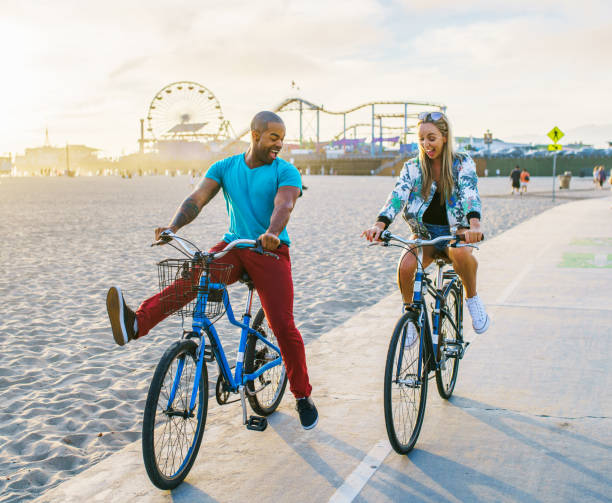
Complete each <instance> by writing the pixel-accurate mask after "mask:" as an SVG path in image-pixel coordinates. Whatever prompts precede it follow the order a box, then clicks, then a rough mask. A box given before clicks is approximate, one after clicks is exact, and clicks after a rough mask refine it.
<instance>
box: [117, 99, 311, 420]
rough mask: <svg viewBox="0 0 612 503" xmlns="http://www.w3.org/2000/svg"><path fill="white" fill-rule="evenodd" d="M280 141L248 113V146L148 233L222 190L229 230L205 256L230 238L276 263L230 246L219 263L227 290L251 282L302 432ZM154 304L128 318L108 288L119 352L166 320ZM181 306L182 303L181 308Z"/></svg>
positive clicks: (269, 118) (287, 193) (294, 189)
mask: <svg viewBox="0 0 612 503" xmlns="http://www.w3.org/2000/svg"><path fill="white" fill-rule="evenodd" d="M284 137H285V125H284V123H283V120H282V119H281V118H280V117H279V116H278V115H276V114H274V113H272V112H265V111H264V112H259V113H258V114H256V115H255V117H254V118H253V120H252V121H251V145H250V147H249V149H248V150H247V152H246V153H244V154H239V155H235V156H231V157H228V158H226V159H223V160H221V161H218V162H216V163H214V164H213V165H212V166H211V167H210V169H209V170H208V171H207V173H206V175H205V177H204V179H203V180H202V182H201V183H200V184H199V185H198V187H197V188H196V189H195V190H194V191H193V192H192V193H191V194H190V195H189V196H188V197H187V198H186V199H185V200H184V201H183V203H182V204H181V206H180V207H179V208H178V210H177V211H176V213H175V215H174V217H173V219H172V222H171V223H170V225H168V226H166V227H158V228H156V229H155V239H156V240H159V239H160V236H161V233H162V232H163V231H165V230H168V229H169V230H171V231H172V232H174V233H176V232H177V231H178V229H180V228H181V227H183V226H185V225H187V224H188V223H190V222H191V221H192V220H194V219H195V218H196V217H197V216H198V214H199V213H200V211H201V210H202V208H203V207H204V206H205V205H206V204H208V203H209V202H210V201H211V200H212V198H213V197H214V196H215V195H216V194H217V193H218V192H219V189H223V196H224V197H225V202H226V206H227V212H228V214H229V217H230V227H229V231H228V232H227V233H226V234H225V236H224V237H223V240H222V241H221V242H219V243H218V244H216V245H215V246H214V247H213V248H211V250H210V251H211V252H215V251H218V250H222V249H223V248H225V246H226V245H227V243H229V242H231V241H233V240H235V239H259V240H260V241H261V244H262V246H263V248H264V249H266V250H270V251H273V252H274V254H275V255H276V256H277V257H274V256H270V254H263V255H262V254H257V253H253V252H252V251H250V250H249V249H247V248H238V247H236V248H234V249H232V250H231V251H230V252H229V253H228V254H227V255H225V257H223V262H224V263H226V264H232V265H233V268H232V270H231V274H230V278H229V280H228V281H227V283H228V284H230V283H234V282H236V281H238V280H239V279H240V278H241V277H242V275H243V273H244V272H246V273H248V275H249V277H250V278H251V280H252V281H253V284H254V285H255V288H256V289H257V293H258V294H259V298H260V300H261V304H262V307H263V309H264V311H265V313H266V318H267V319H268V321H269V323H270V326H271V328H272V330H273V332H274V335H275V336H276V338H277V339H278V343H279V346H280V349H281V353H282V357H283V362H284V364H285V368H286V369H287V377H288V378H289V384H290V388H291V392H292V393H293V395H294V396H295V398H296V409H297V411H298V413H299V416H300V421H301V423H302V426H303V427H304V429H310V428H314V427H315V426H316V424H317V421H318V412H317V409H316V407H315V405H314V403H313V401H312V399H311V398H310V394H311V391H312V386H311V385H310V381H309V378H308V370H307V366H306V354H305V349H304V341H303V340H302V336H301V334H300V332H299V330H298V329H297V327H296V326H295V322H294V319H293V280H292V276H291V259H290V256H289V245H290V243H291V241H290V239H289V235H288V233H287V229H286V226H287V224H288V222H289V218H290V215H291V211H292V210H293V208H294V206H295V203H296V201H297V198H298V197H300V195H301V193H302V180H301V177H300V173H299V171H298V170H297V169H296V168H295V167H294V166H293V165H291V164H290V163H288V162H287V161H285V160H283V159H280V158H279V157H278V154H279V152H280V150H281V148H282V146H283V139H284ZM160 297H161V295H160V294H157V295H154V296H153V297H150V298H149V299H147V300H145V301H144V302H143V303H142V304H141V305H140V307H139V308H138V309H137V310H136V312H134V311H132V310H131V309H130V308H129V307H128V306H127V304H126V303H125V300H124V298H123V294H122V292H121V290H120V289H119V288H117V287H111V288H110V289H109V291H108V295H107V300H106V305H107V310H108V315H109V318H110V322H111V327H112V330H113V336H114V338H115V342H116V343H117V344H119V345H120V346H123V345H124V344H125V343H127V342H129V341H131V340H134V339H138V338H141V337H144V336H145V335H146V334H147V333H148V332H149V331H150V330H151V329H152V328H153V327H154V326H155V325H157V324H158V323H159V322H160V321H162V320H163V319H164V318H166V316H168V313H164V311H163V309H162V306H161V302H160V300H161V299H160ZM189 300H190V299H189V298H186V299H185V303H187V301H189ZM178 307H179V306H177V308H178Z"/></svg>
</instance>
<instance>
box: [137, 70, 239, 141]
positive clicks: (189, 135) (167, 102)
mask: <svg viewBox="0 0 612 503" xmlns="http://www.w3.org/2000/svg"><path fill="white" fill-rule="evenodd" d="M147 124H148V127H147V131H148V132H149V133H150V134H151V136H152V137H153V138H154V139H156V140H200V141H214V140H223V139H227V138H229V133H230V128H231V126H230V124H229V121H227V120H226V119H225V118H224V117H223V112H222V111H221V104H220V103H219V100H218V99H217V97H216V96H215V95H214V94H213V93H212V91H210V90H209V89H207V88H206V87H204V86H203V85H201V84H198V83H197V82H189V81H182V82H174V83H172V84H168V85H167V86H166V87H164V88H163V89H161V90H160V91H159V92H158V93H157V94H156V95H155V96H154V98H153V99H152V100H151V104H150V105H149V111H148V113H147Z"/></svg>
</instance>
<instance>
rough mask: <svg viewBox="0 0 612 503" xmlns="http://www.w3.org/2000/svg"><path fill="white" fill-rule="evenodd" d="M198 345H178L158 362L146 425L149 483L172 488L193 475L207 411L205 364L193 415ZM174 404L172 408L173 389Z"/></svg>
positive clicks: (144, 437) (182, 342)
mask: <svg viewBox="0 0 612 503" xmlns="http://www.w3.org/2000/svg"><path fill="white" fill-rule="evenodd" d="M197 347H198V346H197V344H196V343H195V342H194V341H191V340H180V341H177V342H175V343H174V344H172V345H171V346H170V347H169V348H168V349H167V350H166V352H165V353H164V355H163V356H162V358H161V360H160V361H159V363H158V365H157V368H156V369H155V374H154V375H153V380H152V381H151V386H150V387H149V394H148V396H147V403H146V405H145V410H144V420H143V425H142V454H143V458H144V463H145V467H146V469H147V474H148V475H149V478H150V479H151V482H153V484H155V485H156V486H157V487H159V488H160V489H173V488H175V487H176V486H178V485H179V484H180V483H181V482H182V481H183V479H184V478H185V477H186V476H187V474H188V473H189V470H190V469H191V467H192V466H193V463H194V461H195V459H196V457H197V455H198V450H199V449H200V443H201V442H202V435H203V434H204V425H205V424H206V413H207V409H208V372H207V369H206V364H204V365H203V366H202V374H201V375H200V379H199V382H198V386H199V389H198V394H197V399H196V404H195V409H194V410H193V411H190V410H189V408H190V407H189V406H190V401H191V394H192V390H193V386H194V385H195V378H196V367H197ZM173 388H175V395H174V400H173V401H172V402H171V403H170V396H171V393H172V389H173Z"/></svg>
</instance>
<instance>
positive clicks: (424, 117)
mask: <svg viewBox="0 0 612 503" xmlns="http://www.w3.org/2000/svg"><path fill="white" fill-rule="evenodd" d="M418 117H419V120H420V121H423V122H427V121H439V120H440V119H441V118H442V117H444V114H443V113H442V112H421V113H420V114H419V116H418Z"/></svg>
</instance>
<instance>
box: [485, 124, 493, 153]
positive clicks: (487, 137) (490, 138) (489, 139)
mask: <svg viewBox="0 0 612 503" xmlns="http://www.w3.org/2000/svg"><path fill="white" fill-rule="evenodd" d="M484 143H485V145H486V146H487V155H491V143H493V133H491V131H489V130H488V129H487V132H486V133H485V134H484Z"/></svg>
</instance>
